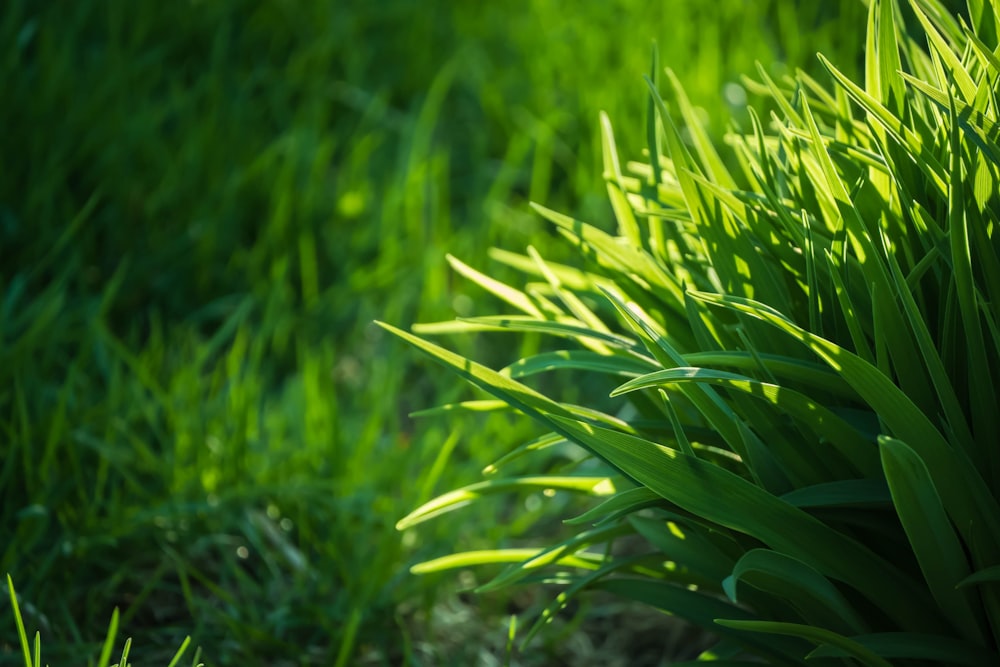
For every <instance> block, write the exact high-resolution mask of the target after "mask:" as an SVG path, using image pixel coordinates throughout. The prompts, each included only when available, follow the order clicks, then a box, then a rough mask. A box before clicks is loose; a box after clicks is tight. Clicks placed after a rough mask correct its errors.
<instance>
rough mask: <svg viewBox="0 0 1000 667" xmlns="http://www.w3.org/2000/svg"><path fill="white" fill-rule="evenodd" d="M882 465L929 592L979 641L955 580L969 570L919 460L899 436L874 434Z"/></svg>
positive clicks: (974, 616)
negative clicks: (876, 437) (877, 435)
mask: <svg viewBox="0 0 1000 667" xmlns="http://www.w3.org/2000/svg"><path fill="white" fill-rule="evenodd" d="M879 449H880V452H881V455H882V466H883V468H884V469H885V478H886V480H887V481H888V482H889V490H890V492H891V493H892V501H893V504H894V505H895V506H896V512H897V513H898V514H899V519H900V521H901V522H902V524H903V529H904V530H905V531H906V535H907V537H908V538H909V540H910V544H911V545H912V546H913V553H914V554H916V557H917V561H918V562H919V563H920V569H921V571H922V572H923V574H924V578H925V579H926V581H927V585H928V586H929V588H930V591H931V594H932V595H933V596H934V599H935V600H936V601H937V603H938V605H939V606H940V608H941V609H942V610H943V611H944V612H945V614H946V615H947V617H948V619H949V620H950V621H951V623H952V625H953V626H954V628H955V629H956V630H958V631H959V632H960V633H961V634H962V635H963V636H964V637H965V638H966V639H969V640H971V641H974V642H976V643H982V641H983V628H982V626H981V625H980V620H981V619H980V618H979V614H980V613H981V612H980V611H977V610H975V609H974V608H973V606H972V603H971V598H970V596H969V595H968V594H967V592H966V591H961V590H958V589H957V585H958V584H959V582H961V581H962V580H963V579H965V578H966V577H967V576H968V575H969V563H968V561H967V560H966V555H965V550H964V548H963V547H962V543H961V542H960V541H959V539H958V535H956V534H955V530H954V528H953V527H952V524H951V521H950V520H949V518H948V514H947V512H946V511H945V508H944V506H943V505H942V503H941V498H940V496H939V495H938V492H937V489H935V488H934V482H933V481H932V480H931V475H930V473H929V472H928V470H927V466H926V464H925V463H924V461H923V460H921V458H920V457H919V456H918V455H917V453H916V452H915V451H913V449H911V448H910V447H908V446H907V445H906V444H905V443H904V442H903V441H901V440H896V439H893V438H886V437H882V438H879Z"/></svg>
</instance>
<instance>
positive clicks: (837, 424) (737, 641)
mask: <svg viewBox="0 0 1000 667" xmlns="http://www.w3.org/2000/svg"><path fill="white" fill-rule="evenodd" d="M866 25H867V39H866V48H865V60H864V73H863V75H862V76H859V77H856V78H857V81H855V80H852V78H851V77H850V76H848V75H846V74H845V73H844V72H843V71H842V70H841V69H840V68H839V67H838V66H837V64H836V63H834V62H832V61H831V60H829V59H828V58H826V57H825V56H823V55H821V56H820V61H821V62H822V64H823V66H824V68H825V69H826V76H823V77H821V78H819V79H817V78H813V77H811V76H810V75H808V74H807V73H804V72H801V71H800V72H797V73H796V74H795V76H794V77H793V76H787V77H783V78H781V79H780V80H779V81H777V82H776V81H775V80H773V79H772V78H771V77H770V76H768V74H767V73H766V71H764V70H763V69H762V70H760V71H759V73H758V75H759V77H760V81H759V83H757V84H755V85H751V87H754V88H756V89H758V90H761V91H764V92H765V93H766V94H767V95H768V96H769V97H770V99H771V102H772V103H773V104H774V105H775V106H776V108H777V112H775V113H772V114H771V115H770V117H769V118H768V119H767V121H766V122H762V120H761V116H760V115H757V114H753V115H752V124H751V126H750V127H749V128H747V129H745V130H743V131H736V132H733V133H731V134H729V135H728V136H727V137H726V140H725V142H724V143H723V142H721V141H718V140H713V139H712V137H711V136H710V135H709V134H708V133H706V132H705V131H704V129H703V125H702V122H701V119H700V118H699V116H698V114H697V112H696V111H695V110H694V108H693V107H692V106H691V104H690V101H689V100H688V98H687V95H686V93H685V91H684V88H683V86H682V85H681V84H680V83H679V81H678V80H677V77H676V76H674V74H673V72H672V71H671V70H670V69H667V70H666V71H665V72H664V80H663V84H662V85H660V84H658V83H657V82H656V80H655V79H656V78H657V77H656V75H655V74H654V77H653V80H647V83H648V84H649V85H648V88H649V93H650V95H651V101H650V106H651V107H652V109H653V111H654V112H655V117H654V118H653V122H651V123H650V124H649V125H648V126H647V127H649V131H648V134H647V137H648V142H649V143H648V151H647V152H646V155H645V157H646V158H647V159H646V160H644V161H635V162H628V163H623V162H622V161H621V158H620V156H619V154H618V151H617V148H616V144H615V135H614V133H613V132H612V129H611V124H610V122H609V121H608V119H607V117H603V118H602V128H603V130H604V176H605V179H606V181H607V191H608V196H609V199H610V201H611V204H612V207H613V209H614V214H615V219H616V222H617V226H616V229H615V230H614V232H612V233H608V232H606V231H604V230H603V229H602V228H601V227H600V226H595V225H591V224H588V223H586V222H584V221H583V220H581V219H580V218H577V217H571V216H568V215H565V214H562V213H558V212H556V211H554V210H552V209H549V208H546V207H544V206H539V205H536V206H535V209H536V211H537V212H538V213H539V214H540V215H541V216H542V217H544V218H545V219H547V220H548V221H549V222H550V223H552V225H553V226H554V228H555V229H556V230H557V231H558V232H559V233H560V235H561V236H562V237H563V239H564V240H565V241H566V242H568V245H570V246H571V247H572V248H573V249H574V250H575V253H576V254H575V256H574V257H572V258H570V260H569V261H567V262H565V263H560V262H553V261H551V260H550V259H549V258H548V257H546V253H545V252H540V251H539V250H537V249H535V248H532V247H530V246H529V247H528V250H527V252H526V253H525V254H516V253H513V252H510V251H506V250H496V251H494V252H493V253H492V255H493V259H495V260H497V261H498V262H499V263H501V264H503V265H506V266H507V267H512V268H516V269H517V270H518V271H520V272H521V273H522V274H524V276H522V278H521V280H522V281H524V280H525V278H526V282H523V283H522V284H523V285H524V286H523V287H515V286H514V285H513V284H507V283H504V282H500V281H497V280H494V279H493V278H491V277H490V276H488V275H486V274H482V273H479V272H477V271H475V270H473V269H471V268H469V267H467V266H465V265H464V264H462V263H461V262H459V261H458V260H452V263H453V265H454V266H455V268H456V270H457V271H458V272H459V273H461V274H462V275H463V277H465V278H467V279H469V280H470V281H471V282H472V283H475V284H476V285H478V286H479V288H481V289H482V290H484V291H485V292H488V293H492V294H494V295H495V296H497V297H500V298H501V299H502V300H503V301H505V302H506V305H505V306H504V307H503V310H504V313H505V314H502V315H494V316H482V315H479V316H475V317H464V318H460V319H457V320H450V321H444V322H437V323H430V324H418V325H415V326H414V327H413V333H410V332H407V331H404V330H402V329H399V328H396V327H393V326H392V325H389V324H385V325H383V326H384V328H386V329H387V330H388V331H390V332H392V333H393V334H395V335H396V336H398V337H400V338H401V339H403V340H405V341H406V342H408V343H410V344H411V345H413V346H414V348H416V349H417V350H419V351H420V352H423V353H424V354H426V355H427V356H428V357H430V358H432V359H434V360H435V361H437V362H439V363H440V364H442V365H443V366H445V367H446V368H449V369H450V370H451V371H454V372H455V373H456V374H457V375H458V376H459V377H461V378H463V379H464V380H466V381H467V382H468V383H469V384H471V385H473V386H475V387H476V388H478V389H479V390H481V391H483V392H485V393H486V394H488V395H490V396H492V397H493V398H494V399H495V404H496V407H497V408H498V409H500V408H503V407H506V408H508V409H513V410H516V411H518V412H519V413H522V414H523V415H525V416H527V417H530V418H532V420H533V421H534V422H535V424H536V426H537V427H539V428H541V432H540V433H539V434H536V439H535V440H534V441H533V442H532V443H529V444H528V445H522V444H519V443H520V441H518V440H510V441H509V442H508V447H507V449H506V451H504V452H503V453H502V456H501V457H500V459H499V460H498V462H497V463H496V464H495V465H493V466H491V467H490V468H488V470H487V471H486V476H487V478H486V480H484V481H481V482H478V483H476V484H473V485H470V486H465V487H463V488H461V489H457V490H454V491H450V492H448V493H445V494H444V495H442V496H440V497H438V498H435V499H433V500H431V501H430V502H428V503H426V504H424V505H422V506H420V507H418V508H416V509H414V510H413V511H412V512H411V513H410V514H409V515H407V517H405V518H404V519H403V520H402V521H401V522H400V527H401V528H403V529H409V528H413V527H415V526H417V525H418V524H424V523H425V522H427V521H428V520H430V519H439V518H440V517H441V516H442V515H444V514H445V513H447V512H450V511H452V510H454V509H458V508H459V507H463V508H464V507H465V506H466V505H468V504H469V503H474V502H475V501H477V500H478V499H479V498H481V497H485V496H487V495H493V494H506V493H510V492H511V491H516V490H523V489H527V488H544V489H546V490H547V491H548V493H546V494H545V495H546V497H547V498H551V499H553V500H552V501H549V500H546V501H543V502H546V504H549V503H550V502H551V507H550V511H549V515H550V516H551V517H552V518H556V517H561V518H563V520H564V521H563V522H564V524H566V527H565V529H563V530H560V531H553V530H551V529H546V530H541V531H538V533H537V535H536V538H535V540H534V541H533V542H530V543H529V544H528V545H519V548H516V549H512V548H509V547H507V546H506V545H504V544H495V545H494V548H492V549H477V550H475V551H472V552H458V553H451V554H449V555H444V556H438V557H436V558H434V559H432V560H430V561H428V562H425V563H421V564H419V565H417V566H416V567H414V568H413V570H414V572H415V573H419V574H429V573H439V572H442V571H447V570H451V569H456V568H459V569H461V568H468V567H479V568H483V569H484V572H485V573H486V575H487V576H490V575H492V578H490V579H487V580H486V581H485V583H483V584H482V585H480V586H479V588H478V589H477V590H478V591H479V592H495V591H498V590H507V589H510V588H512V587H519V586H528V587H530V588H533V589H535V590H539V591H540V595H542V596H543V597H547V598H548V599H549V603H548V604H547V605H545V606H544V607H543V608H540V609H538V610H533V613H531V614H529V618H532V619H533V620H534V623H533V624H532V625H531V626H530V629H529V630H528V631H527V633H525V636H524V639H523V642H522V645H527V644H528V643H529V642H530V640H531V639H532V638H533V637H536V636H539V635H544V633H542V632H541V631H542V629H543V628H545V627H546V625H547V624H548V623H549V622H551V621H552V620H553V619H554V618H556V617H557V616H558V614H560V613H561V612H562V610H564V609H565V608H566V606H567V605H569V604H571V603H574V602H577V601H578V599H579V598H580V597H584V594H585V593H591V592H593V591H600V592H603V593H605V594H607V593H611V594H613V595H616V596H619V597H620V598H623V599H625V600H631V601H635V602H638V603H642V604H646V605H648V606H649V607H651V608H655V609H658V610H661V611H663V612H666V613H667V614H670V615H675V616H677V617H680V618H683V619H686V620H687V621H689V622H691V623H693V624H694V625H696V626H699V627H702V628H703V629H705V630H706V631H708V632H711V633H712V634H713V635H714V637H715V640H714V641H713V642H712V644H711V645H710V646H709V647H708V648H703V647H698V648H697V649H696V650H693V651H692V649H693V648H695V647H694V646H692V645H687V646H675V648H678V649H680V651H679V652H678V654H676V655H673V656H670V659H671V660H673V659H680V660H683V659H685V658H691V659H693V660H692V661H690V662H684V663H683V664H690V665H695V664H701V661H704V660H723V661H724V664H732V665H746V666H749V665H754V664H761V661H763V663H765V664H774V665H806V664H818V665H831V666H832V665H840V664H860V665H867V666H869V667H889V666H890V665H896V666H897V667H910V666H912V667H919V666H924V665H931V664H948V665H955V664H966V665H981V666H982V667H986V666H987V665H992V664H996V663H997V661H998V660H1000V654H998V650H1000V630H998V628H1000V620H998V610H1000V606H998V603H997V591H996V588H995V583H996V581H997V577H998V568H997V567H996V562H997V560H998V558H1000V546H998V545H1000V523H998V521H997V518H996V517H997V515H998V513H1000V504H998V503H1000V501H998V497H1000V472H998V471H1000V466H998V465H997V453H996V448H995V446H994V443H996V442H997V441H998V439H1000V421H998V420H997V419H996V414H995V412H996V411H995V406H994V405H992V402H991V399H989V398H987V397H990V396H993V395H994V393H995V392H994V391H993V388H994V386H995V379H996V377H997V374H998V373H1000V327H998V325H997V320H998V309H997V307H996V299H995V298H994V296H995V295H996V294H997V293H1000V254H998V250H997V248H998V246H997V239H996V228H995V225H994V220H995V219H996V217H997V213H998V211H997V207H998V201H997V196H996V192H997V191H996V187H995V186H996V183H997V179H998V178H1000V166H998V165H1000V145H998V136H1000V133H998V130H997V121H996V118H997V113H998V112H997V107H996V99H995V95H994V94H993V91H994V82H995V81H996V77H997V76H998V72H1000V61H998V60H997V58H996V57H995V55H994V52H995V49H996V48H997V35H998V26H1000V15H997V13H996V10H995V8H994V7H992V6H991V5H988V4H983V3H978V2H970V3H969V4H968V7H967V11H965V12H963V13H962V14H952V13H949V11H948V10H947V8H946V7H944V6H943V5H941V4H940V3H938V2H936V1H935V0H910V2H906V3H904V2H896V1H895V0H880V1H878V2H873V3H871V5H870V6H869V12H868V19H867V23H866ZM657 69H658V68H656V67H654V72H656V71H657ZM632 122H633V124H636V121H634V120H633V121H632ZM723 155H725V156H726V157H725V158H723V157H722V156H723ZM512 310H513V311H514V312H511V311H512ZM479 332H505V333H506V334H507V335H508V336H510V335H512V334H518V333H520V334H525V333H532V334H536V335H537V334H539V333H544V334H549V335H551V336H552V337H553V338H552V342H551V343H550V344H549V345H546V346H544V347H540V348H538V349H536V350H532V351H531V352H530V353H528V354H525V351H524V350H520V351H512V353H511V354H508V355H507V356H506V357H505V358H504V360H503V362H502V363H504V364H506V365H504V366H503V367H502V368H496V367H494V366H491V365H487V364H483V363H480V362H478V361H475V360H473V358H472V357H469V356H467V355H465V354H461V353H456V352H453V351H451V350H450V349H448V348H447V347H443V346H441V345H438V344H436V343H433V342H431V341H430V340H429V337H432V336H440V335H445V334H447V335H449V336H450V335H453V334H459V333H465V334H468V333H479ZM584 373H586V374H587V375H586V377H587V378H588V379H587V380H584V381H582V380H581V379H580V378H581V377H582V374H584ZM590 378H593V379H590ZM567 496H575V497H577V498H582V499H583V502H582V503H579V507H578V508H577V509H576V510H575V511H573V509H574V506H573V505H570V504H569V503H567V500H566V498H567ZM431 525H433V523H431ZM541 585H546V586H547V587H548V588H547V589H541V588H540V587H541ZM552 588H555V589H556V590H555V591H552V590H551V589H552ZM651 664H659V663H658V662H655V663H651Z"/></svg>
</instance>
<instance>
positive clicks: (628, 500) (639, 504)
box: [563, 486, 663, 526]
mask: <svg viewBox="0 0 1000 667" xmlns="http://www.w3.org/2000/svg"><path fill="white" fill-rule="evenodd" d="M662 503H663V498H662V497H660V495H659V494H657V493H654V492H653V491H650V490H649V489H647V488H646V487H644V486H639V487H636V488H634V489H627V490H625V491H621V492H619V493H616V494H615V495H613V496H611V497H610V498H608V499H607V500H605V501H603V502H602V503H601V504H599V505H597V506H596V507H592V508H590V509H589V510H587V511H586V512H584V513H583V514H581V515H579V516H575V517H573V518H572V519H566V520H565V521H563V523H565V524H567V525H570V526H579V525H583V524H585V523H595V524H601V523H606V522H608V521H612V520H614V519H616V518H618V517H620V516H624V515H626V514H631V513H633V512H637V511H638V510H641V509H645V508H647V507H654V506H656V505H660V504H662Z"/></svg>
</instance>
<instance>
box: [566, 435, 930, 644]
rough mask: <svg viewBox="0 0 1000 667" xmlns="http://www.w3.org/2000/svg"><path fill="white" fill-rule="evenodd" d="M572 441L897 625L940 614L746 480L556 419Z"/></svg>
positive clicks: (913, 590) (908, 586) (887, 572)
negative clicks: (828, 581) (845, 590)
mask: <svg viewBox="0 0 1000 667" xmlns="http://www.w3.org/2000/svg"><path fill="white" fill-rule="evenodd" d="M555 420H556V421H558V422H560V423H561V424H563V426H564V427H565V429H566V430H567V431H570V432H571V433H572V435H571V437H572V439H573V440H575V441H577V442H579V443H580V444H582V445H584V446H585V447H587V448H588V449H591V450H592V451H594V452H597V453H599V454H600V455H602V456H603V457H604V458H606V459H607V460H608V461H610V462H611V463H612V464H613V465H614V466H615V467H617V468H618V469H620V470H622V471H623V472H625V473H626V474H627V475H628V476H630V477H632V478H633V479H635V480H636V481H638V482H639V483H640V484H643V485H645V486H647V487H649V488H650V489H651V490H653V491H655V492H656V493H658V494H660V495H661V496H662V497H663V498H665V499H666V500H668V501H670V502H672V503H675V504H676V505H677V506H678V507H681V508H683V509H685V510H687V511H689V512H691V513H692V514H694V515H695V516H698V517H702V518H703V519H705V520H707V521H710V522H712V523H715V524H718V525H720V526H723V527H725V528H729V529H731V530H735V531H737V532H741V533H745V534H747V535H751V536H753V537H755V538H756V539H759V540H760V541H761V542H763V543H764V544H766V545H768V546H770V547H771V548H772V549H774V550H775V551H780V552H782V553H786V554H788V555H790V556H793V557H795V558H798V559H799V560H801V561H803V562H805V563H808V564H809V565H810V566H812V567H813V568H815V569H816V570H817V571H819V572H821V573H823V574H824V575H826V576H829V577H832V578H834V579H837V580H840V581H843V582H845V583H847V584H848V585H850V586H852V587H854V588H855V589H857V590H858V591H859V592H860V593H861V594H862V595H865V596H866V597H868V598H869V599H870V600H872V602H873V603H875V604H877V605H879V606H880V607H881V608H883V609H884V610H885V612H886V613H887V614H888V615H889V616H890V617H892V618H893V619H894V620H895V621H896V622H897V623H899V624H900V626H901V627H903V628H907V629H911V630H918V629H921V630H929V629H931V628H933V627H935V625H936V623H939V622H940V619H938V620H935V619H934V618H933V617H934V616H935V614H934V613H933V612H931V611H930V610H932V609H933V606H932V605H931V604H930V602H929V600H927V599H926V598H925V596H924V595H923V593H922V592H921V590H920V588H919V587H918V586H916V584H915V582H913V581H911V580H910V579H909V578H908V577H907V576H905V575H904V574H903V573H901V572H900V571H899V570H897V569H896V568H894V567H893V566H892V565H890V564H889V563H887V562H886V561H884V560H882V559H881V558H880V557H878V556H877V555H875V554H874V553H872V552H871V551H870V550H869V549H868V548H867V547H865V546H863V545H862V544H860V543H858V542H856V541H854V540H853V539H851V538H848V537H846V536H845V535H842V534H840V533H838V532H836V531H834V530H833V529H831V528H829V527H828V526H826V525H825V524H823V523H821V522H820V521H818V520H817V519H815V518H813V517H812V516H810V515H809V514H807V513H805V512H803V511H802V510H800V509H797V508H795V507H792V506H791V505H789V504H788V503H786V502H784V501H782V500H780V499H779V498H776V497H775V496H773V495H771V494H770V493H768V492H767V491H765V490H763V489H761V488H760V487H758V486H756V485H754V484H753V483H751V482H748V481H747V480H745V479H743V478H741V477H739V476H737V475H734V474H733V473H731V472H728V471H726V470H723V469H721V468H719V467H717V466H714V465H711V464H708V463H705V462H703V461H701V460H700V459H696V458H692V457H690V456H684V455H682V454H680V453H679V452H677V451H675V450H671V449H668V448H666V447H663V446H660V445H657V444H655V443H652V442H649V441H648V440H644V439H642V438H639V437H636V436H631V435H628V434H624V433H618V432H616V431H609V430H606V429H601V428H595V427H593V426H590V425H587V424H582V423H580V422H571V421H569V420H566V419H563V418H560V417H556V418H555Z"/></svg>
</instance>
